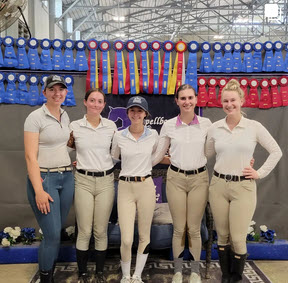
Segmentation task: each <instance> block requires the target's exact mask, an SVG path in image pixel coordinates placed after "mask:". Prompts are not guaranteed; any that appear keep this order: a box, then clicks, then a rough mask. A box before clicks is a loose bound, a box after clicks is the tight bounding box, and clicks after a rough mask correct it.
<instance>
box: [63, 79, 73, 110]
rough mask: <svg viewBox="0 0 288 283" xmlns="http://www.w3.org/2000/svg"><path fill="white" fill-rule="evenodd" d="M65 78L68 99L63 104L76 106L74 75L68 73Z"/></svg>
mask: <svg viewBox="0 0 288 283" xmlns="http://www.w3.org/2000/svg"><path fill="white" fill-rule="evenodd" d="M64 80H65V83H66V85H67V90H68V92H67V95H66V99H65V101H64V103H63V104H64V105H65V106H76V101H75V97H74V92H73V84H74V79H73V77H72V76H69V75H67V76H65V77H64Z"/></svg>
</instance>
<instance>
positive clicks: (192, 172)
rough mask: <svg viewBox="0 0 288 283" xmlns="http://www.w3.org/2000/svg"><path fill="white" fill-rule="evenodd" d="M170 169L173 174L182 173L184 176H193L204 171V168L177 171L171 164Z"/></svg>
mask: <svg viewBox="0 0 288 283" xmlns="http://www.w3.org/2000/svg"><path fill="white" fill-rule="evenodd" d="M170 168H171V169H172V170H173V171H175V172H180V173H183V174H185V175H195V174H198V173H201V172H204V171H206V166H203V167H201V168H198V169H195V170H182V169H179V168H177V167H176V166H174V165H172V164H171V165H170Z"/></svg>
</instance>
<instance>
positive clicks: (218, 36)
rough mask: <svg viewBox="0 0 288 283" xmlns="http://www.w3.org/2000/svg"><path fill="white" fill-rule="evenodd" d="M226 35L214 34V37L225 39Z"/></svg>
mask: <svg viewBox="0 0 288 283" xmlns="http://www.w3.org/2000/svg"><path fill="white" fill-rule="evenodd" d="M223 38H224V35H214V37H213V39H223Z"/></svg>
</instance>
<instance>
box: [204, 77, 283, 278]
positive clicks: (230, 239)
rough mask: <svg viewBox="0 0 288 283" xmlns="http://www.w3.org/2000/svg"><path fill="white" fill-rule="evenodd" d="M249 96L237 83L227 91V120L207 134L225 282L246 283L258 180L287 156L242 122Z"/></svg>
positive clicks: (256, 127) (258, 128) (261, 130)
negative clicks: (255, 161) (257, 154)
mask: <svg viewBox="0 0 288 283" xmlns="http://www.w3.org/2000/svg"><path fill="white" fill-rule="evenodd" d="M243 103H244V93H243V90H242V89H241V88H240V84H239V82H238V81H237V80H235V79H232V80H230V81H229V82H228V83H227V85H226V86H225V87H224V88H223V90H222V104H223V110H224V112H225V113H226V117H225V118H224V119H221V120H219V121H217V122H215V123H214V124H213V125H212V126H211V127H210V129H209V131H208V136H207V143H206V153H207V155H208V156H210V155H212V154H213V153H216V163H215V166H214V173H213V177H212V180H211V183H210V187H209V202H210V205H211V209H212V213H213V218H214V221H215V226H216V231H217V235H218V255H219V262H220V266H221V271H222V283H235V282H242V273H243V270H244V265H245V260H246V257H247V248H246V236H247V230H248V227H249V223H250V221H251V220H252V216H253V214H254V211H255V208H256V182H255V180H256V179H259V178H264V177H266V176H267V175H268V174H269V173H270V172H271V171H272V169H273V168H274V167H275V166H276V164H277V163H278V161H279V159H280V158H281V156H282V152H281V149H280V148H279V146H278V144H277V143H276V141H275V140H274V138H273V137H272V136H271V134H270V133H269V132H268V131H267V130H266V128H265V127H264V126H263V125H262V124H260V123H259V122H257V121H255V120H250V119H247V118H245V117H243V114H242V112H241V106H242V105H243ZM257 143H259V144H260V145H261V146H262V147H264V148H265V149H266V150H267V151H268V152H269V156H268V158H267V159H266V161H265V162H264V164H263V165H262V166H261V167H260V168H259V169H258V170H255V169H253V168H252V167H251V166H250V161H251V159H252V158H253V153H254V150H255V147H256V145H257Z"/></svg>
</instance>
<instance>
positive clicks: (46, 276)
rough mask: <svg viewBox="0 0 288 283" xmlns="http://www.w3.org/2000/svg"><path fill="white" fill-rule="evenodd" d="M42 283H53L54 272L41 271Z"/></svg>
mask: <svg viewBox="0 0 288 283" xmlns="http://www.w3.org/2000/svg"><path fill="white" fill-rule="evenodd" d="M40 283H53V270H52V269H50V270H48V271H43V270H42V271H40Z"/></svg>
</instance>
